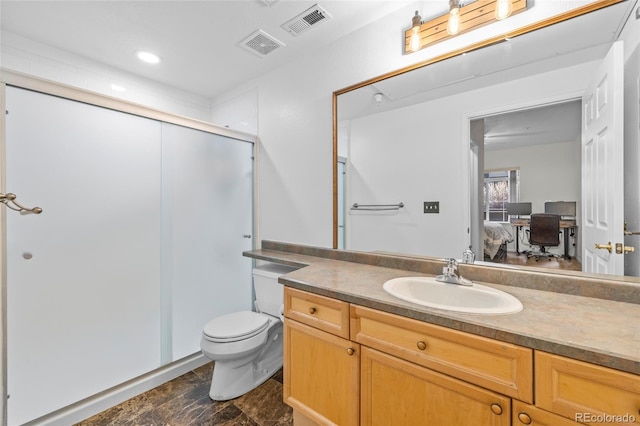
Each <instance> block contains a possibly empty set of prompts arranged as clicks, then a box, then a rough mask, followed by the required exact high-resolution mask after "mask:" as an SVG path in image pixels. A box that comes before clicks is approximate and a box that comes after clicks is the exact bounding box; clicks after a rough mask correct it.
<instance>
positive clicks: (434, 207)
mask: <svg viewBox="0 0 640 426" xmlns="http://www.w3.org/2000/svg"><path fill="white" fill-rule="evenodd" d="M424 212H425V213H440V201H425V202H424Z"/></svg>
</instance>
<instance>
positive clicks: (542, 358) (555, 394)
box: [535, 351, 640, 425]
mask: <svg viewBox="0 0 640 426" xmlns="http://www.w3.org/2000/svg"><path fill="white" fill-rule="evenodd" d="M535 363H536V371H535V387H536V406H538V407H540V408H543V409H545V410H547V411H550V412H553V413H557V414H559V415H562V416H564V417H566V418H569V419H575V420H577V421H578V422H579V423H588V424H598V425H600V424H628V425H631V424H634V425H640V377H639V376H637V375H634V374H629V373H625V372H622V371H617V370H613V369H610V368H606V367H601V366H597V365H593V364H589V363H586V362H581V361H576V360H573V359H569V358H565V357H562V356H558V355H552V354H549V353H545V352H540V351H536V355H535ZM587 416H588V417H587ZM604 416H606V417H604ZM598 417H602V419H598Z"/></svg>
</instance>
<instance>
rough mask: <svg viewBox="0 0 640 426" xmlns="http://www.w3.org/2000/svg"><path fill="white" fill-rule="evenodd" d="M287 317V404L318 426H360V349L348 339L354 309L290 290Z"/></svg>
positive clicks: (285, 325) (285, 395)
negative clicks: (319, 425)
mask: <svg viewBox="0 0 640 426" xmlns="http://www.w3.org/2000/svg"><path fill="white" fill-rule="evenodd" d="M284 315H285V321H284V401H285V402H286V403H287V404H289V405H290V406H291V407H293V409H294V410H296V411H298V412H299V413H300V414H302V415H303V416H305V417H306V418H307V419H308V420H311V421H313V422H315V423H317V424H322V425H358V424H359V422H360V420H359V411H360V410H359V404H360V345H358V344H356V343H353V342H351V341H349V340H348V339H347V338H345V337H348V335H349V304H348V303H345V302H340V301H337V300H334V299H330V298H326V297H322V296H318V295H314V294H309V293H305V292H301V291H298V290H294V289H290V288H285V308H284ZM342 336H345V337H342Z"/></svg>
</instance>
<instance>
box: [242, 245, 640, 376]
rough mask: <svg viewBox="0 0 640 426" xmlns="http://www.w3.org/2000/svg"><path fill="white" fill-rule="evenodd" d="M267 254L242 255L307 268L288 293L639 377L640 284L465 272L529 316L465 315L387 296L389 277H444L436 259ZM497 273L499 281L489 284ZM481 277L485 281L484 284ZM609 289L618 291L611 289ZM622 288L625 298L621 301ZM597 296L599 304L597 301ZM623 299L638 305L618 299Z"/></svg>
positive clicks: (276, 248) (297, 251)
mask: <svg viewBox="0 0 640 426" xmlns="http://www.w3.org/2000/svg"><path fill="white" fill-rule="evenodd" d="M262 247H263V248H262V249H261V250H254V251H250V252H245V253H244V255H245V256H247V257H252V258H255V259H259V260H266V261H271V262H277V263H282V264H287V265H292V266H298V267H301V268H300V269H298V270H296V271H293V272H291V273H289V274H287V275H285V276H283V277H281V278H280V282H281V283H283V284H285V285H286V286H290V287H293V288H297V289H300V290H305V291H309V292H311V293H316V294H320V295H323V296H328V297H332V298H335V299H339V300H343V301H345V302H349V303H354V304H357V305H361V306H366V307H370V308H374V309H379V310H381V311H385V312H389V313H393V314H398V315H402V316H405V317H409V318H414V319H417V320H421V321H425V322H429V323H432V324H437V325H441V326H445V327H449V328H452V329H456V330H461V331H466V332H469V333H473V334H477V335H481V336H485V337H490V338H493V339H497V340H500V341H504V342H509V343H514V344H517V345H521V346H525V347H528V348H532V349H537V350H542V351H546V352H550V353H554V354H558V355H563V356H567V357H570V358H573V359H577V360H582V361H586V362H590V363H594V364H598V365H602V366H605V367H611V368H615V369H618V370H622V371H626V372H629V373H633V374H640V304H638V303H637V302H638V301H637V299H636V298H635V297H628V295H632V296H637V295H638V294H640V285H638V284H636V283H619V282H614V283H613V284H612V283H608V282H606V281H605V280H602V279H599V280H593V279H591V280H587V281H586V283H585V281H584V280H578V279H574V278H573V277H568V278H567V277H563V276H562V275H559V276H558V275H555V274H545V273H539V272H525V273H524V274H523V273H522V271H519V272H516V271H514V272H510V271H507V273H506V275H505V273H504V272H503V271H500V270H497V269H498V268H480V269H477V270H476V269H474V268H467V270H466V271H465V270H464V269H462V268H461V272H462V275H463V276H465V277H468V278H471V279H473V280H474V281H475V282H480V283H482V284H484V285H489V286H491V287H495V288H497V289H499V290H502V291H505V292H507V293H510V294H512V295H514V296H515V297H517V298H518V299H519V300H520V301H521V302H522V304H523V305H524V309H523V310H522V311H521V312H519V313H516V314H507V315H487V314H465V313H457V312H452V311H445V310H440V309H433V308H428V307H424V306H421V305H417V304H413V303H410V302H405V301H403V300H400V299H397V298H395V297H393V296H391V295H389V294H387V293H386V292H385V291H384V290H383V289H382V285H383V283H384V282H385V281H387V280H389V279H391V278H397V277H402V276H419V275H435V274H437V273H439V270H440V269H441V268H442V263H438V262H437V261H434V260H431V261H429V260H416V259H407V258H399V257H397V256H387V255H378V254H375V253H358V252H344V251H339V250H330V249H322V248H313V247H309V246H300V245H293V244H287V243H274V242H269V241H263V244H262ZM492 270H493V271H492ZM487 271H488V272H487ZM487 274H488V275H487ZM492 274H493V275H495V278H497V279H495V280H494V279H492V280H488V279H486V278H487V277H491V275H492ZM478 277H482V278H485V280H484V281H480V280H478ZM505 278H508V279H509V280H510V283H511V284H512V285H499V284H496V283H497V282H506V281H501V280H502V279H505ZM554 279H555V281H557V283H558V286H557V287H559V288H561V289H563V291H564V290H566V292H557V291H558V290H557V289H555V290H554V291H547V290H546V289H547V288H548V286H549V285H553V283H554ZM572 281H574V282H573V283H572ZM538 284H540V285H539V286H538ZM572 284H573V285H572ZM610 284H612V285H613V287H608V286H609V285H610ZM536 287H541V288H543V290H541V289H537V288H536ZM594 288H597V291H596V290H593V289H594ZM603 288H604V290H603ZM611 288H613V289H614V290H611ZM618 288H619V290H620V292H621V293H622V296H620V295H619V294H617V291H618ZM576 289H578V290H576ZM584 289H589V291H584ZM594 291H595V293H596V294H597V296H598V297H594V296H593V295H592V293H593V292H594ZM571 293H573V294H571ZM575 293H578V294H575ZM581 293H586V294H588V296H585V295H581ZM614 293H616V294H614ZM603 295H604V296H603ZM609 295H610V296H612V297H608V296H609ZM624 297H627V299H624ZM621 298H622V299H624V300H628V299H630V300H632V301H633V302H635V303H628V302H624V301H617V300H615V299H621ZM610 299H614V300H610Z"/></svg>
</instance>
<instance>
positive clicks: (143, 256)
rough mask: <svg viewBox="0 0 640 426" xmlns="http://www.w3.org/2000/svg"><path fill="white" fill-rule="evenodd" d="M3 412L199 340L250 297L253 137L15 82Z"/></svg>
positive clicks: (178, 352)
mask: <svg viewBox="0 0 640 426" xmlns="http://www.w3.org/2000/svg"><path fill="white" fill-rule="evenodd" d="M6 105H7V109H8V111H9V112H8V115H7V120H6V123H7V126H6V165H7V167H6V190H7V192H13V193H16V194H17V195H18V201H20V202H22V203H24V204H31V205H38V206H39V207H42V209H43V212H42V214H40V215H26V216H23V215H20V214H18V213H17V212H8V214H7V215H6V217H7V232H6V239H7V265H6V266H7V268H6V270H7V340H8V344H7V367H8V373H7V378H8V392H9V394H10V398H9V400H8V404H7V408H8V410H7V412H8V416H9V424H10V425H16V424H22V423H25V422H28V421H30V420H33V419H36V418H38V417H41V416H43V415H46V414H48V413H50V412H52V411H54V410H58V409H60V408H63V407H65V406H67V405H69V404H72V403H75V402H77V401H79V400H82V399H84V398H87V397H90V396H92V395H95V394H97V393H99V392H102V391H104V390H106V389H108V388H110V387H112V386H115V385H118V384H121V383H123V382H125V381H128V380H131V379H134V378H135V377H137V376H140V375H142V374H145V373H147V372H149V371H152V370H154V369H156V368H159V367H160V366H162V365H164V364H167V363H170V362H172V361H175V360H178V359H181V358H183V357H186V356H189V355H193V354H195V353H199V352H200V337H201V334H202V329H203V327H204V325H205V324H206V322H208V321H209V320H211V319H213V318H214V317H216V316H219V315H223V314H226V313H229V312H232V311H237V310H245V309H251V304H252V286H251V265H252V262H251V259H249V258H246V257H243V256H242V252H243V251H245V250H250V249H251V248H252V239H251V233H252V231H253V229H252V224H253V219H252V217H253V216H252V214H253V206H252V200H253V144H252V143H250V142H245V141H241V140H236V139H231V138H228V137H223V136H219V135H215V134H212V133H208V132H204V131H198V130H194V129H191V128H186V127H181V126H176V125H173V124H167V123H164V122H159V121H156V120H152V119H147V118H143V117H139V116H134V115H130V114H126V113H122V112H118V111H113V110H109V109H105V108H100V107H96V106H92V105H87V104H84V103H80V102H75V101H71V100H68V99H62V98H59V97H55V96H49V95H44V94H41V93H36V92H31V91H28V90H24V89H19V88H13V87H8V88H7V90H6Z"/></svg>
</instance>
